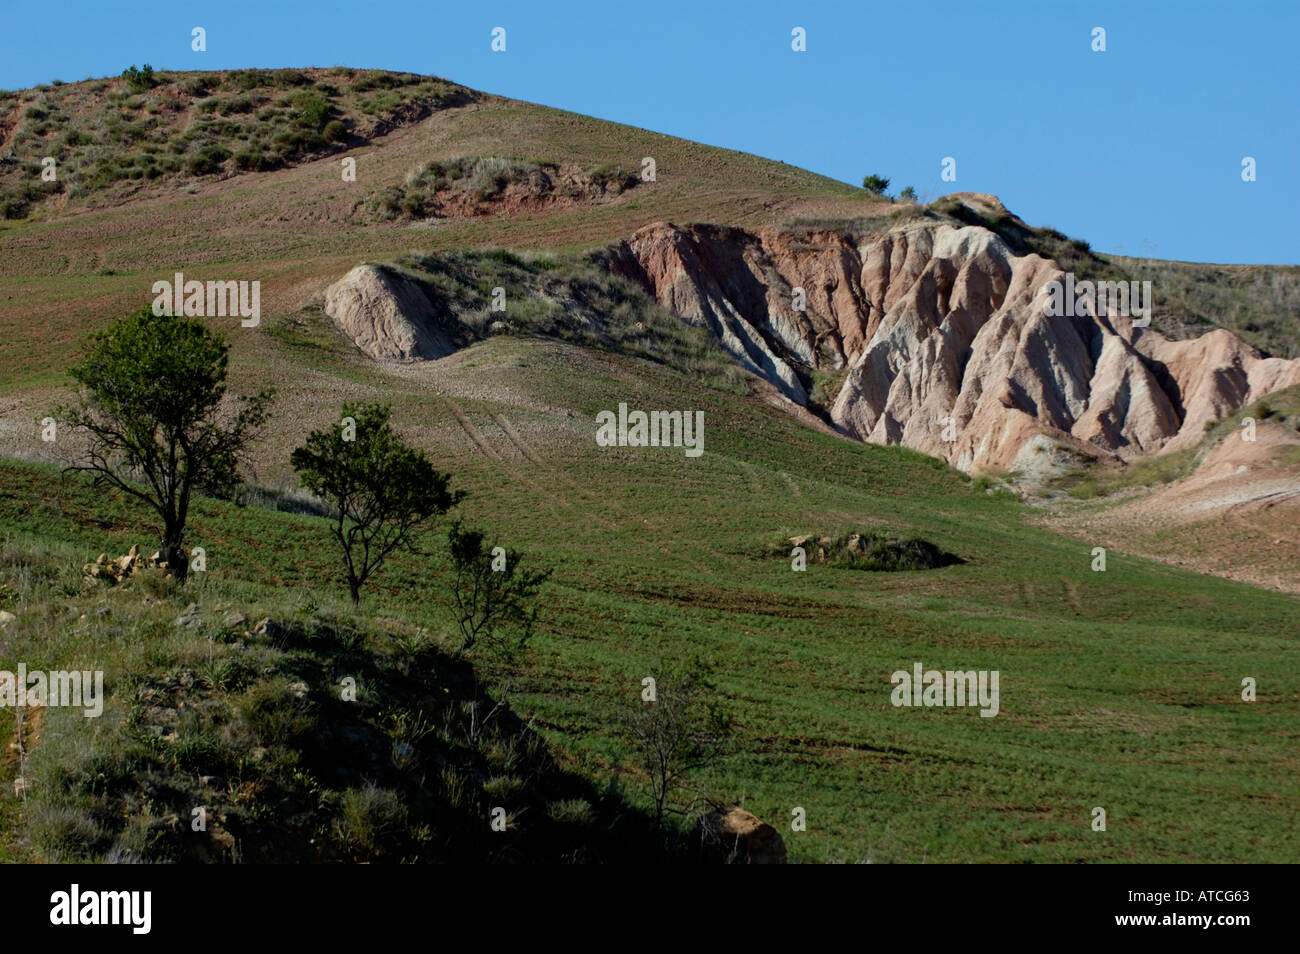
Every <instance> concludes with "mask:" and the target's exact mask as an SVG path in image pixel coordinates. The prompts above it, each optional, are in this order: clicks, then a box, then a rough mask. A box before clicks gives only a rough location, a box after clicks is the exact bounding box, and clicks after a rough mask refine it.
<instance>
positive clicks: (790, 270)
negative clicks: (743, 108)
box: [610, 196, 1300, 470]
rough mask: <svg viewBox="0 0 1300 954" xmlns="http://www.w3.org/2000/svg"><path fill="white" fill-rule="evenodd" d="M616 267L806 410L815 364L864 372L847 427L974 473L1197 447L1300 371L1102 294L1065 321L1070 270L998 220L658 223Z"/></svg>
mask: <svg viewBox="0 0 1300 954" xmlns="http://www.w3.org/2000/svg"><path fill="white" fill-rule="evenodd" d="M968 198H969V199H970V200H971V201H974V202H978V203H981V204H983V205H984V206H985V207H986V208H987V209H992V210H993V211H995V212H996V211H998V210H1000V211H1001V212H1002V213H1005V209H1002V207H1001V204H1000V203H997V202H996V200H994V199H992V198H991V197H981V196H971V197H968ZM610 267H611V269H612V270H613V271H615V272H617V273H619V274H621V275H624V276H626V277H628V278H632V279H634V280H636V281H638V282H640V283H641V284H642V285H643V286H644V287H645V288H646V290H647V291H648V292H649V293H650V294H651V295H653V296H654V297H655V298H656V299H657V300H658V301H659V302H660V303H661V304H662V305H664V306H665V307H666V308H668V309H670V310H671V311H673V312H675V313H676V314H677V315H679V316H680V317H681V318H683V319H684V320H685V321H687V322H689V323H691V324H695V325H702V326H705V327H708V328H709V329H710V330H711V331H712V332H713V333H714V334H715V335H716V336H717V338H718V339H719V340H720V341H721V343H722V344H723V346H724V347H725V348H726V349H727V350H728V351H730V352H731V353H732V354H733V355H734V356H735V357H736V359H737V360H738V361H740V363H741V364H743V365H744V366H745V367H747V368H748V369H749V370H751V371H753V372H754V373H755V374H758V375H760V376H762V377H764V378H765V379H767V380H768V381H770V382H771V383H773V384H774V385H776V386H777V387H779V388H780V389H781V390H782V392H783V393H784V394H785V395H786V396H787V397H789V398H790V399H791V400H793V401H795V402H797V403H799V404H805V405H806V404H807V403H808V393H809V386H810V384H811V381H812V374H813V372H814V371H822V370H832V371H834V370H844V369H847V373H846V376H845V378H844V381H843V384H842V386H841V387H840V390H839V392H838V394H837V395H836V397H835V400H834V403H833V405H832V407H831V418H832V420H833V422H834V423H835V425H836V426H837V427H839V428H840V429H841V430H842V431H843V432H845V433H847V434H850V435H852V436H856V437H858V438H860V439H862V440H866V441H871V442H874V443H882V444H903V445H906V446H908V447H913V448H916V449H918V450H922V451H925V452H927V453H931V454H935V455H937V456H940V457H943V458H944V459H946V460H948V461H949V462H950V463H952V464H954V465H955V466H957V467H960V468H962V469H965V470H981V469H987V468H1000V469H1020V468H1032V466H1033V464H1034V460H1033V457H1034V456H1035V455H1039V454H1041V453H1043V451H1044V449H1046V448H1050V447H1052V446H1064V447H1067V448H1070V449H1072V450H1073V451H1074V452H1077V453H1085V454H1089V455H1094V456H1095V455H1105V454H1110V455H1114V456H1117V457H1120V458H1129V457H1132V456H1136V455H1139V454H1144V453H1150V452H1153V451H1159V450H1163V449H1166V448H1177V447H1183V446H1188V445H1189V444H1192V443H1195V442H1196V441H1197V440H1199V438H1200V435H1201V434H1202V433H1203V432H1204V425H1205V422H1206V421H1209V420H1214V419H1217V418H1218V417H1221V416H1222V415H1223V414H1224V413H1227V412H1228V411H1231V410H1234V409H1236V408H1238V407H1240V406H1241V405H1243V404H1245V403H1249V402H1251V401H1254V400H1256V399H1258V398H1259V397H1260V396H1262V395H1263V394H1266V393H1268V392H1269V391H1273V390H1276V389H1278V388H1281V387H1285V386H1287V385H1289V384H1292V383H1295V382H1297V381H1300V360H1293V361H1285V360H1281V359H1276V358H1267V359H1266V358H1262V357H1261V356H1260V355H1259V353H1258V352H1257V351H1255V350H1254V349H1253V348H1251V347H1250V346H1249V345H1247V344H1246V343H1245V342H1244V341H1242V340H1241V339H1240V338H1238V337H1236V336H1235V335H1233V334H1231V333H1230V332H1227V331H1224V330H1217V331H1214V332H1211V333H1209V334H1206V335H1203V336H1202V337H1200V338H1195V339H1191V340H1186V341H1173V340H1170V339H1169V338H1167V337H1165V336H1164V335H1162V334H1160V333H1159V332H1157V331H1154V330H1152V329H1151V328H1149V327H1145V328H1144V327H1135V325H1134V321H1133V320H1132V319H1130V318H1128V317H1125V316H1123V315H1118V314H1116V315H1108V314H1107V310H1106V303H1105V302H1104V301H1101V302H1096V301H1095V300H1094V299H1089V300H1088V301H1087V302H1086V307H1085V308H1084V312H1085V313H1084V314H1080V315H1075V316H1072V317H1051V316H1049V313H1048V312H1049V307H1048V303H1049V298H1050V294H1049V283H1051V282H1054V281H1064V279H1065V275H1064V273H1063V272H1062V270H1061V268H1060V267H1059V266H1058V265H1057V263H1056V262H1054V261H1052V260H1049V259H1045V258H1042V257H1040V256H1038V255H1036V254H1026V255H1017V254H1015V253H1013V252H1012V250H1011V249H1010V248H1009V247H1008V246H1007V244H1006V243H1005V242H1004V241H1003V240H1002V238H1000V237H999V236H998V235H997V234H996V233H995V232H993V231H991V230H989V229H987V228H983V227H981V226H974V225H972V226H962V227H954V226H952V225H950V224H947V223H944V222H939V221H936V220H934V219H916V220H913V221H911V222H908V223H904V224H900V225H897V226H895V227H893V228H891V229H889V230H887V231H884V232H882V233H877V234H874V235H871V236H869V237H868V238H867V239H865V240H864V241H863V242H862V244H860V245H855V244H853V243H852V242H851V241H849V240H848V239H846V238H845V237H844V236H842V235H841V234H839V233H836V232H828V231H814V232H808V233H794V232H781V231H777V230H773V229H765V230H759V231H757V232H747V231H744V230H741V229H734V228H721V227H716V226H705V225H688V226H676V225H672V224H668V223H657V224H654V225H650V226H647V227H646V228H644V229H641V230H640V231H638V232H637V233H636V234H634V235H633V236H632V237H631V238H629V239H628V240H627V241H625V242H623V243H621V244H620V245H618V246H617V247H616V248H615V249H614V250H613V252H612V254H611V256H610ZM1076 278H1078V279H1079V280H1084V279H1086V278H1087V276H1076ZM800 291H801V292H802V296H800V294H799V292H800ZM1153 292H1154V296H1155V307H1156V309H1158V307H1159V289H1158V288H1156V289H1153ZM800 298H802V301H800ZM800 304H802V305H803V308H802V309H801V308H800V307H799V306H800ZM1155 314H1156V315H1157V317H1158V310H1157V311H1156V312H1155Z"/></svg>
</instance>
